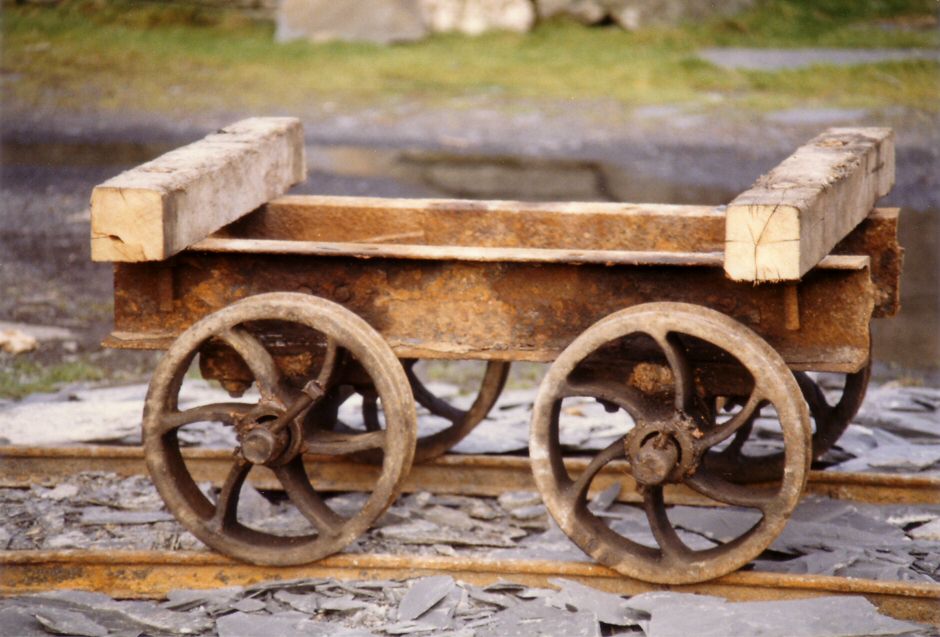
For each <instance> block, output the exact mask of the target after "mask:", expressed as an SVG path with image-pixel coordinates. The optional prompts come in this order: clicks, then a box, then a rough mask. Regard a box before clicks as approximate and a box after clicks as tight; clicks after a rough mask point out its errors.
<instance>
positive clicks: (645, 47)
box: [0, 0, 940, 115]
mask: <svg viewBox="0 0 940 637" xmlns="http://www.w3.org/2000/svg"><path fill="white" fill-rule="evenodd" d="M934 11H935V4H934V3H933V2H932V0H875V1H872V2H864V3H859V2H848V1H844V0H841V1H837V0H824V1H822V2H809V1H808V0H774V1H767V2H762V3H760V4H759V5H758V6H757V8H755V9H754V10H752V11H749V12H747V13H745V14H743V15H741V16H739V17H736V18H734V19H730V20H717V21H712V22H708V23H704V24H700V25H686V26H684V27H680V28H668V29H667V28H655V29H646V30H642V31H638V32H636V33H628V32H625V31H623V30H620V29H618V28H616V27H604V28H590V29H589V28H585V27H582V26H580V25H576V24H573V23H570V22H565V21H558V22H551V23H546V24H543V25H540V26H539V27H538V28H537V29H536V30H535V31H534V32H533V33H531V34H528V35H516V34H508V33H494V34H488V35H485V36H482V37H479V38H467V37H463V36H450V35H447V36H437V37H433V38H430V39H428V40H427V41H424V42H421V43H417V44H411V45H402V46H391V47H379V46H370V45H364V44H344V43H332V44H319V45H316V44H311V43H307V42H293V43H289V44H284V45H278V44H275V43H274V42H273V27H272V26H271V25H270V24H266V23H259V22H256V21H252V20H249V19H247V18H244V17H243V16H240V15H238V14H234V13H231V12H226V11H220V10H208V9H205V8H198V7H166V6H164V5H160V4H159V3H140V2H138V3H127V2H96V1H94V0H74V1H71V2H63V3H60V4H59V5H57V6H56V7H54V8H48V7H36V6H29V7H21V6H18V5H16V6H14V5H10V4H7V5H5V6H4V13H5V15H4V21H3V30H4V33H3V36H4V37H3V43H2V47H3V48H2V62H0V64H2V67H0V68H2V73H3V75H4V95H5V98H4V101H6V102H7V104H13V105H16V106H17V107H18V108H21V109H30V108H39V107H44V108H57V109H62V110H65V111H86V110H89V109H90V110H98V111H109V110H110V111H123V110H130V111H143V112H159V113H164V114H171V115H172V114H185V113H188V112H197V111H200V110H207V111H210V112H220V111H224V112H232V111H234V112H255V113H259V114H265V113H303V112H304V111H305V109H309V107H310V105H311V104H312V103H324V102H327V101H333V102H335V103H337V104H340V105H342V106H350V105H355V104H357V103H362V104H365V103H371V102H375V101H376V100H387V99H390V100H396V99H407V100H423V101H432V102H433V101H434V100H438V99H449V98H453V97H459V96H464V95H492V96H494V97H501V96H505V97H510V98H529V97H532V98H546V99H553V100H565V99H578V100H580V99H614V100H616V101H619V102H621V103H623V104H624V105H642V104H657V103H659V104H661V103H691V104H694V103H700V102H701V101H702V99H703V95H706V94H710V95H715V94H719V95H724V96H727V97H729V98H732V99H734V100H736V102H735V103H743V104H751V105H755V106H758V107H759V106H760V105H762V104H775V105H783V106H786V105H789V104H796V103H800V104H802V105H814V104H826V105H830V106H843V107H869V106H887V105H890V104H900V105H904V106H911V107H915V108H927V109H931V110H935V109H936V108H937V106H936V104H937V100H936V96H935V95H931V93H935V92H936V77H937V73H938V65H937V64H935V63H930V62H902V63H895V64H892V65H868V66H864V67H850V68H836V67H818V68H815V69H812V70H811V71H799V72H782V73H753V72H736V71H725V70H721V69H718V68H716V67H714V66H712V65H710V64H708V63H706V62H703V61H702V60H700V59H699V58H697V57H696V56H695V50H696V49H698V48H699V47H704V46H794V45H800V46H802V45H813V46H854V47H869V46H890V47H899V46H900V47H910V46H937V45H938V43H940V40H938V37H937V30H936V29H932V30H926V31H925V30H918V29H913V30H911V29H905V28H895V27H894V26H891V25H897V24H900V25H902V26H903V25H904V24H906V23H905V21H908V22H910V21H914V22H915V23H916V21H917V20H924V19H930V18H931V16H933V15H934V13H933V12H934ZM886 25H887V26H886ZM889 86H890V87H891V90H890V91H889V90H887V89H886V87H889ZM810 87H817V88H821V89H823V90H821V91H817V90H814V89H812V88H810ZM807 102H808V104H807Z"/></svg>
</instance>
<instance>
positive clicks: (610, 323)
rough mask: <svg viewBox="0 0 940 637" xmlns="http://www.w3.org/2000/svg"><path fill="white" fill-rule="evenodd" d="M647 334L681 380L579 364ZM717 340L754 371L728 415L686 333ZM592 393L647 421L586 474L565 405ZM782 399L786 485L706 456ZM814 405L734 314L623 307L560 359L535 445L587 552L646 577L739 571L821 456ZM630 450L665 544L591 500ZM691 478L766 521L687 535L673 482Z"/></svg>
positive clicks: (545, 483)
mask: <svg viewBox="0 0 940 637" xmlns="http://www.w3.org/2000/svg"><path fill="white" fill-rule="evenodd" d="M633 335H643V336H645V337H646V338H648V339H651V340H652V341H654V342H655V343H656V345H658V346H659V348H661V349H662V352H663V354H664V355H665V358H666V360H667V362H668V366H669V369H670V371H671V375H670V376H671V378H670V383H669V385H670V387H669V388H668V390H667V391H666V392H661V391H660V389H659V387H658V386H655V385H654V386H651V387H647V388H644V387H642V386H641V387H638V386H637V385H636V384H631V383H630V382H629V381H628V382H624V379H623V378H622V377H617V376H610V375H604V376H600V377H598V376H597V375H596V374H590V375H587V376H586V375H585V374H584V372H583V368H579V365H580V363H582V361H584V360H585V359H588V358H589V357H590V356H591V355H592V354H594V353H595V352H597V351H598V350H601V349H602V348H603V347H604V346H606V345H607V344H608V343H611V342H615V341H618V340H620V339H623V338H624V337H631V336H633ZM693 339H694V340H698V341H705V342H707V343H711V344H713V345H715V346H717V347H718V348H720V349H721V350H723V351H724V352H726V354H727V355H728V356H730V357H733V358H734V359H735V360H737V361H738V362H739V364H740V365H741V366H742V367H743V368H744V369H745V370H746V371H747V372H748V374H749V375H750V377H751V387H750V391H749V392H748V394H747V395H746V396H745V397H744V401H743V402H744V407H743V408H742V410H741V411H740V412H738V413H737V414H735V415H734V416H732V417H731V418H729V419H727V420H724V421H718V420H717V419H716V417H715V414H714V411H713V410H711V409H709V407H708V406H707V405H706V404H705V401H703V400H702V397H703V396H702V393H701V391H700V387H699V386H698V385H697V383H696V378H695V366H694V364H693V362H692V361H691V360H690V357H689V356H688V346H687V345H686V343H688V342H690V341H691V340H693ZM577 396H587V397H593V398H597V399H601V400H603V401H605V402H607V403H610V404H611V406H612V407H611V408H612V409H615V410H616V409H618V408H619V409H622V410H624V412H626V414H627V415H628V416H629V417H630V418H631V419H632V421H633V422H634V423H636V426H635V427H633V428H632V429H630V430H629V431H628V433H626V434H625V435H624V436H622V437H621V438H620V439H617V440H615V441H614V442H613V443H612V444H611V445H610V446H608V447H607V448H606V449H604V450H603V451H601V452H600V453H598V454H597V455H596V456H595V457H594V459H593V460H592V461H591V463H590V464H589V465H588V466H587V468H585V470H584V471H583V472H582V473H580V474H579V475H576V476H572V475H571V474H569V473H568V471H567V469H566V468H565V466H564V464H563V462H562V449H561V444H560V442H559V433H560V431H559V430H560V427H561V426H562V425H561V424H560V421H559V419H560V414H561V403H562V401H563V400H564V399H565V398H571V397H577ZM765 404H769V405H772V406H773V407H774V409H775V410H776V413H777V417H778V419H779V421H780V425H781V429H782V433H783V438H784V445H785V446H784V454H785V459H784V466H783V472H782V474H781V480H780V483H779V485H777V486H775V487H773V488H770V489H764V488H750V487H741V486H739V485H736V484H734V483H733V482H731V481H730V480H729V479H728V478H727V476H724V475H722V474H720V473H718V472H716V471H713V470H711V469H710V467H709V466H708V464H707V463H703V462H702V459H703V458H705V457H706V455H707V454H709V453H712V452H711V448H712V447H714V446H716V445H719V444H720V443H722V442H725V441H727V440H728V439H730V438H732V437H734V436H735V434H736V432H737V431H738V430H740V429H742V428H743V427H745V426H746V425H747V423H748V422H749V421H750V420H751V418H752V417H753V414H754V413H756V411H757V410H759V409H760V407H761V406H762V405H765ZM809 438H810V430H809V414H808V410H807V407H806V404H805V403H804V402H803V401H802V400H801V399H800V391H799V387H798V386H797V384H796V381H795V379H794V377H793V375H792V374H791V373H790V370H789V369H787V366H786V364H785V363H784V361H783V360H782V359H781V358H780V357H779V356H778V355H777V354H776V352H774V350H773V349H772V348H771V347H770V346H769V345H767V343H766V342H765V341H763V340H762V339H761V338H760V337H759V336H758V335H757V334H755V333H754V332H752V331H750V330H748V329H747V328H745V327H743V326H742V325H740V324H738V323H736V322H735V321H733V320H731V319H729V318H728V317H727V316H725V315H723V314H720V313H718V312H714V311H712V310H707V309H704V308H701V307H697V306H692V305H683V304H678V303H649V304H646V305H641V306H638V307H635V308H631V309H629V310H624V311H622V312H618V313H616V314H613V315H611V316H609V317H606V318H605V319H603V320H601V321H599V322H598V323H597V324H595V325H593V326H592V327H591V328H590V329H588V330H587V331H585V332H584V333H583V334H582V335H581V336H579V337H578V338H577V339H576V340H575V341H574V342H573V343H572V344H571V345H570V346H568V348H567V349H565V351H564V352H562V354H561V355H560V356H559V357H558V359H557V360H556V361H555V362H554V363H553V364H552V366H551V367H550V368H549V370H548V372H547V374H546V376H545V379H544V380H543V381H542V384H541V386H540V388H539V394H538V397H537V398H536V401H535V407H534V408H533V416H532V431H531V437H530V442H529V455H530V457H531V459H532V472H533V475H534V476H535V482H536V484H537V485H538V487H539V492H540V493H541V494H542V499H543V501H544V502H545V506H546V507H547V508H548V510H549V511H550V512H551V514H552V516H553V517H554V518H555V521H556V522H557V523H558V525H559V526H560V527H561V528H562V530H564V531H565V533H566V534H567V535H568V537H569V538H571V540H572V541H574V543H575V544H577V545H578V546H579V547H581V549H582V550H583V551H585V552H586V553H587V554H589V555H590V556H591V557H593V558H594V559H595V560H597V561H598V562H600V563H602V564H606V565H607V566H610V567H611V568H613V569H614V570H616V571H618V572H620V573H623V574H624V575H628V576H630V577H636V578H639V579H642V580H644V581H650V582H659V583H666V584H685V583H691V582H699V581H704V580H707V579H711V578H714V577H718V576H720V575H724V574H726V573H729V572H731V571H733V570H735V569H737V568H739V567H741V566H743V565H744V564H746V563H747V562H749V561H750V560H752V559H754V558H755V557H756V556H757V555H758V554H759V553H761V551H763V550H764V549H766V548H767V547H768V546H769V545H770V544H771V542H773V540H774V539H775V538H776V537H777V535H778V534H779V533H780V532H781V530H782V529H783V527H784V525H785V524H786V521H787V520H788V519H789V517H790V514H791V512H792V511H793V509H794V508H795V507H796V504H797V502H798V501H799V498H800V495H801V493H802V490H803V485H804V483H805V479H806V471H807V470H808V469H809V463H810V448H809V444H810V440H809ZM613 460H624V461H625V462H626V466H625V468H626V470H627V471H628V472H630V473H631V475H632V476H633V478H634V480H635V481H636V482H637V486H638V489H637V490H638V492H639V494H640V495H641V496H642V500H643V506H644V509H645V511H646V517H647V520H648V524H649V530H650V532H651V533H652V536H653V538H654V540H655V542H656V545H657V546H656V547H651V546H649V545H647V544H645V543H640V542H638V541H636V540H634V539H631V538H629V537H627V536H626V535H624V534H622V533H619V532H617V531H616V530H614V529H613V528H611V527H608V526H607V525H606V524H604V522H603V520H602V519H601V518H600V517H598V516H597V515H596V514H595V513H594V512H593V511H591V510H590V509H588V506H587V493H588V490H589V487H590V485H591V482H592V481H593V479H594V476H595V475H596V474H597V472H598V471H599V470H600V469H601V468H602V467H604V466H605V465H607V464H608V463H610V462H611V461H613ZM665 483H683V484H685V485H687V486H689V487H691V488H692V489H693V490H695V491H697V492H699V493H700V494H702V495H704V496H706V497H708V498H711V499H713V500H716V501H718V502H722V503H725V504H730V505H734V506H740V507H747V508H751V509H756V510H757V511H759V512H760V514H761V517H760V519H759V521H758V522H757V523H756V524H755V525H754V526H753V527H752V528H750V529H748V530H745V531H744V532H743V533H742V534H741V535H739V536H737V537H735V539H733V540H731V541H729V542H727V543H724V544H721V545H718V546H715V547H713V548H708V549H704V550H695V549H693V548H692V547H690V546H689V545H688V544H686V543H685V542H684V541H683V540H682V538H681V537H680V536H679V534H678V533H677V531H676V528H675V527H674V526H673V525H672V523H671V522H670V520H669V518H668V516H667V515H666V507H665V499H664V496H663V485H664V484H665Z"/></svg>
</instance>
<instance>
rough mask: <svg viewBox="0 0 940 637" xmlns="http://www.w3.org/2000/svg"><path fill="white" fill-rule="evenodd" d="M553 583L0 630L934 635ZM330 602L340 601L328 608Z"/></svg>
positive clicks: (337, 591)
mask: <svg viewBox="0 0 940 637" xmlns="http://www.w3.org/2000/svg"><path fill="white" fill-rule="evenodd" d="M551 583H552V585H553V587H554V588H551V589H539V588H535V589H533V588H529V587H526V586H523V585H519V584H513V583H501V584H496V585H493V586H489V587H485V588H481V587H477V586H473V585H470V584H465V583H463V582H459V581H455V580H454V579H452V578H451V577H449V576H433V577H425V578H419V579H415V580H412V581H382V582H374V581H372V582H369V581H364V582H341V581H338V580H333V579H326V578H320V579H311V580H292V581H286V582H267V583H264V584H261V585H255V586H251V587H246V588H238V587H232V588H226V589H220V590H206V591H196V590H181V591H172V592H171V593H170V594H169V595H168V596H167V600H166V601H165V602H163V603H159V602H150V601H148V602H139V601H117V600H113V599H111V598H109V597H107V596H105V595H100V594H96V593H83V592H79V591H56V592H53V593H44V594H40V595H31V596H24V597H15V598H8V599H2V600H0V633H2V634H4V635H17V636H22V637H33V636H42V637H45V636H46V635H50V634H51V635H81V636H88V637H105V636H122V637H123V636H127V637H130V636H134V637H137V636H139V635H151V636H154V637H164V636H166V637H170V636H176V635H190V636H193V637H209V636H210V635H217V636H218V637H273V636H274V635H277V636H278V637H295V636H296V637H300V636H303V637H308V636H309V637H334V636H335V637H370V636H374V637H380V636H383V635H436V636H449V637H531V636H535V635H539V636H541V637H601V636H602V635H635V636H637V637H640V636H645V637H687V636H688V635H697V636H698V637H712V636H715V637H719V636H724V635H757V634H760V635H763V636H764V637H775V636H780V637H853V636H855V635H859V636H861V635H866V636H867V635H907V636H909V637H913V636H920V637H927V636H929V635H935V634H936V633H935V632H932V629H931V628H929V627H927V626H922V625H917V624H912V623H909V622H903V621H899V620H895V619H892V618H890V617H887V616H884V615H881V614H879V613H878V611H877V609H876V608H875V607H874V606H873V605H872V604H871V603H869V602H868V601H867V600H865V599H864V598H861V597H852V596H840V597H820V598H812V599H805V600H785V601H773V602H729V601H726V600H724V599H722V598H718V597H710V596H706V595H693V594H686V593H665V592H656V593H644V594H641V595H636V596H634V597H632V598H627V597H622V596H619V595H614V594H611V593H605V592H603V591H600V590H596V589H593V588H591V587H589V586H585V585H583V584H580V583H578V582H575V581H571V580H566V579H555V580H552V582H551ZM337 600H347V602H348V603H344V604H342V605H339V604H337V603H336V601H337Z"/></svg>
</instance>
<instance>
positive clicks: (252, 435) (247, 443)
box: [242, 429, 284, 464]
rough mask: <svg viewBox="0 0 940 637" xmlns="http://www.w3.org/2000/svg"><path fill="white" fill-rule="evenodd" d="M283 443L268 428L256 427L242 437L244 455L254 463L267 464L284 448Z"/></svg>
mask: <svg viewBox="0 0 940 637" xmlns="http://www.w3.org/2000/svg"><path fill="white" fill-rule="evenodd" d="M283 447H284V445H283V443H282V442H281V441H280V440H278V437H277V436H276V435H275V434H273V433H271V432H270V431H268V430H267V429H254V430H252V431H250V432H248V434H247V435H246V436H245V437H244V438H243V439H242V455H243V456H244V457H245V460H247V461H248V462H250V463H252V464H265V463H267V462H270V461H271V460H272V459H274V458H275V457H276V456H277V455H278V454H280V452H281V451H282V450H283Z"/></svg>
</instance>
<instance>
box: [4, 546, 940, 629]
mask: <svg viewBox="0 0 940 637" xmlns="http://www.w3.org/2000/svg"><path fill="white" fill-rule="evenodd" d="M0 566H2V568H0V595H23V594H28V593H33V592H38V591H44V590H53V589H68V588H73V589H84V590H89V589H90V590H95V591H100V592H104V593H107V594H109V595H111V596H112V597H118V598H129V599H134V598H140V599H144V598H161V597H163V596H164V595H165V594H166V593H167V592H168V591H170V590H172V589H179V588H190V589H206V588H214V587H220V586H247V585H250V584H255V583H258V582H262V581H270V580H290V579H296V578H305V577H334V578H337V579H345V580H352V579H359V580H361V579H406V578H412V577H420V576H425V575H435V574H437V575H439V574H448V575H451V576H453V577H454V578H456V579H460V580H463V581H465V582H468V583H472V584H477V585H488V584H493V583H496V582H499V581H512V582H516V583H520V584H524V585H527V586H538V587H547V586H551V584H550V583H549V580H550V579H552V578H556V577H564V578H568V579H572V580H576V581H579V582H581V583H583V584H586V585H588V586H592V587H594V588H597V589H600V590H605V591H608V592H611V593H616V594H621V595H635V594H638V593H642V592H647V591H652V590H665V589H668V590H674V591H681V592H686V593H701V594H708V595H719V596H722V597H725V598H727V599H730V600H734V601H757V600H781V599H798V598H806V597H818V596H823V595H863V596H865V597H866V598H867V599H868V600H869V601H871V602H872V603H874V604H875V605H877V606H878V607H879V608H880V609H881V611H882V612H883V613H885V614H888V615H891V616H893V617H896V618H898V619H906V620H910V621H917V622H922V623H930V624H935V625H940V585H934V584H922V583H911V582H885V581H876V580H865V579H853V578H841V577H828V576H819V575H791V574H782V573H760V572H749V571H739V572H736V573H731V574H729V575H725V576H723V577H720V578H718V579H715V580H711V581H708V582H702V583H699V584H687V585H678V586H663V585H656V584H649V583H647V582H642V581H639V580H635V579H631V578H628V577H624V576H623V575H620V574H619V573H617V572H615V571H613V570H610V569H608V568H606V567H604V566H600V565H598V564H593V563H587V562H554V561H540V560H490V559H480V558H476V557H474V558H467V557H441V556H420V555H376V554H340V555H334V556H332V557H329V558H326V559H324V560H321V561H319V562H316V563H313V564H310V565H305V566H292V567H268V566H256V565H252V564H245V563H241V562H236V561H233V560H231V559H229V558H226V557H224V556H221V555H218V554H215V553H208V552H206V553H202V552H185V551H182V552H181V551H173V552H155V551H153V552H152V551H117V552H115V551H111V552H98V551H0Z"/></svg>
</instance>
